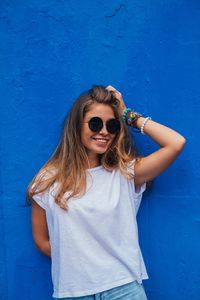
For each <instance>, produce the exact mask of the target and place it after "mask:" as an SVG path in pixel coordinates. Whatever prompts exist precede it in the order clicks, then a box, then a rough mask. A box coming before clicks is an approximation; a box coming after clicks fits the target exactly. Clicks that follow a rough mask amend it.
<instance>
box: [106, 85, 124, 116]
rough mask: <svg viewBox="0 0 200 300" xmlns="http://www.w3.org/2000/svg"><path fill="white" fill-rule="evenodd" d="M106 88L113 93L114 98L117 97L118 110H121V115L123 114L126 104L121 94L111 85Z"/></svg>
mask: <svg viewBox="0 0 200 300" xmlns="http://www.w3.org/2000/svg"><path fill="white" fill-rule="evenodd" d="M106 90H108V91H109V92H111V93H113V94H114V96H115V98H117V99H118V100H119V102H120V106H119V110H120V112H121V115H123V113H124V111H125V109H126V105H125V103H124V100H123V97H122V94H121V93H120V92H119V91H118V90H116V89H115V88H114V87H113V86H112V85H108V86H107V87H106Z"/></svg>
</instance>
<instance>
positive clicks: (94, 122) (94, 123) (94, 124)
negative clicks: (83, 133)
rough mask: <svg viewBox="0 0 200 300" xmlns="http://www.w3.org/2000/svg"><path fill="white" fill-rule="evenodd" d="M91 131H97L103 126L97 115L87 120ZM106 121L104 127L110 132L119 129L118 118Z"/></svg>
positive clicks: (112, 132)
mask: <svg viewBox="0 0 200 300" xmlns="http://www.w3.org/2000/svg"><path fill="white" fill-rule="evenodd" d="M87 123H88V126H89V128H90V130H91V131H93V132H99V131H101V129H102V128H103V123H104V122H103V120H102V119H101V118H99V117H93V118H91V119H90V120H89V121H88V122H87ZM105 123H106V129H107V131H108V132H109V133H111V134H116V133H118V132H119V131H120V128H121V125H120V121H119V120H118V119H109V120H108V121H106V122H105Z"/></svg>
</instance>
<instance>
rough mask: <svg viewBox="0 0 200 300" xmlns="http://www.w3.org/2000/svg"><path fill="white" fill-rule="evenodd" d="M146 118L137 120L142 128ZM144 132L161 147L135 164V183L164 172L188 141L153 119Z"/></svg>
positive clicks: (138, 125)
mask: <svg viewBox="0 0 200 300" xmlns="http://www.w3.org/2000/svg"><path fill="white" fill-rule="evenodd" d="M144 120H145V118H143V117H140V118H139V119H138V120H137V121H136V127H138V128H141V126H142V124H143V122H144ZM144 132H145V134H147V135H148V136H149V137H150V138H152V139H153V140H154V141H155V142H156V143H157V144H158V145H160V149H159V150H157V151H155V152H153V153H151V154H149V155H147V156H146V157H143V158H141V159H140V161H138V162H136V164H135V185H141V184H142V183H144V182H147V181H150V180H152V179H153V178H155V177H156V176H158V175H159V174H160V173H162V172H163V171H164V170H165V169H166V168H167V167H169V165H170V164H171V163H172V162H173V161H174V160H175V159H176V157H177V156H178V155H179V154H180V152H181V151H182V150H183V148H184V145H185V143H186V140H185V138H184V137H183V136H182V135H180V134H179V133H178V132H176V131H175V130H173V129H171V128H168V127H166V126H164V125H161V124H159V123H157V122H154V121H152V120H148V122H147V123H146V124H145V126H144Z"/></svg>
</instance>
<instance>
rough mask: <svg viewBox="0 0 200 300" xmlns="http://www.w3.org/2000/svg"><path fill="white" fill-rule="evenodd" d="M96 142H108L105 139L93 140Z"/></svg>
mask: <svg viewBox="0 0 200 300" xmlns="http://www.w3.org/2000/svg"><path fill="white" fill-rule="evenodd" d="M95 140H96V141H100V142H107V141H108V140H105V139H95Z"/></svg>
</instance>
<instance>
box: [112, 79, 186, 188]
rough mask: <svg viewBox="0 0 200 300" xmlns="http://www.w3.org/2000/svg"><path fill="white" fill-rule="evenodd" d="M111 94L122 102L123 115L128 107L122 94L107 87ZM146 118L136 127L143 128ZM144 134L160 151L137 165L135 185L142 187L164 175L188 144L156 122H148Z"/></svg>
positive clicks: (169, 129) (139, 119)
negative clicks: (161, 174)
mask: <svg viewBox="0 0 200 300" xmlns="http://www.w3.org/2000/svg"><path fill="white" fill-rule="evenodd" d="M106 89H108V90H109V91H110V92H112V93H114V94H115V97H116V98H117V99H118V100H119V102H120V106H119V109H120V112H121V114H122V115H123V113H124V111H125V110H126V105H125V103H124V100H123V98H122V94H121V93H120V92H119V91H117V90H116V89H115V88H114V87H112V86H111V85H109V86H107V87H106ZM144 121H145V118H143V117H140V118H138V119H137V120H136V121H135V122H134V127H136V128H139V129H140V128H141V126H142V125H143V124H144ZM143 129H144V133H145V134H146V135H148V136H149V137H150V138H151V139H153V140H154V141H155V142H156V143H157V144H158V145H160V149H159V150H157V151H155V152H153V153H151V154H149V155H147V156H146V157H143V158H141V159H140V160H139V161H137V162H136V163H135V185H136V186H140V185H141V184H143V183H144V182H147V181H150V180H152V179H153V178H155V177H156V176H158V175H159V174H160V173H162V172H163V171H164V170H165V169H166V168H167V167H169V165H170V164H171V163H172V162H173V161H174V160H175V159H176V157H177V156H178V155H179V154H180V152H181V151H182V149H183V148H184V145H185V143H186V140H185V138H184V137H183V136H182V135H180V134H179V133H178V132H176V131H175V130H173V129H171V128H168V127H166V126H164V125H162V124H159V123H157V122H155V121H152V120H148V121H147V122H146V124H145V125H144V127H143Z"/></svg>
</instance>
